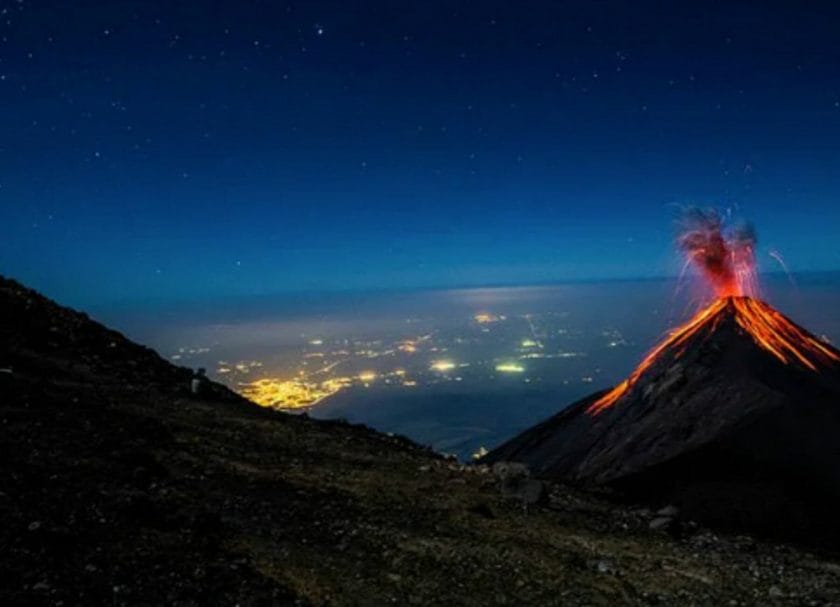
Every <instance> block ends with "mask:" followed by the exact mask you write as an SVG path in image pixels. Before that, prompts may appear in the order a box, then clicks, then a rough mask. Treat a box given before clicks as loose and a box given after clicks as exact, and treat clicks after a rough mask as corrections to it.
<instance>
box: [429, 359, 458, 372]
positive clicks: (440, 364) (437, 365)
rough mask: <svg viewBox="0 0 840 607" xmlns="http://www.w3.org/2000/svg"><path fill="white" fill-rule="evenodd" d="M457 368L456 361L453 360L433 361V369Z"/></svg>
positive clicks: (447, 369)
mask: <svg viewBox="0 0 840 607" xmlns="http://www.w3.org/2000/svg"><path fill="white" fill-rule="evenodd" d="M454 368H455V363H454V362H452V361H451V360H436V361H435V362H433V363H432V366H431V369H432V371H451V370H452V369H454Z"/></svg>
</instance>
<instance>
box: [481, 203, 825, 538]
mask: <svg viewBox="0 0 840 607" xmlns="http://www.w3.org/2000/svg"><path fill="white" fill-rule="evenodd" d="M680 227H681V229H680V232H679V235H678V237H677V244H678V247H679V249H680V250H681V251H682V252H683V253H684V254H685V255H686V269H688V268H693V269H694V270H695V271H696V273H697V274H698V275H699V276H701V277H702V278H703V279H704V282H705V283H706V284H707V285H708V286H709V287H710V288H711V290H712V292H713V295H714V296H713V298H712V299H711V301H710V302H709V300H708V298H707V300H706V304H705V305H703V306H700V307H699V310H698V311H697V312H696V313H695V314H694V315H693V316H692V317H691V318H690V319H689V320H688V321H687V322H685V323H684V324H683V325H681V326H679V327H677V328H675V329H673V330H672V331H670V333H669V334H668V335H667V336H666V337H665V338H664V339H663V340H662V342H661V343H659V344H658V345H657V346H655V347H654V348H653V349H652V350H651V351H650V352H649V353H648V354H647V356H645V357H644V358H643V360H642V362H641V363H640V364H639V366H638V367H637V368H636V369H635V370H634V371H633V372H632V373H631V374H630V375H629V376H628V377H627V379H625V380H624V381H622V382H621V383H619V384H618V385H617V386H615V387H613V388H612V389H609V390H606V391H604V392H599V393H597V394H594V395H592V396H590V397H588V398H585V399H583V400H582V401H579V402H578V403H575V404H573V405H572V406H570V407H568V408H566V409H564V410H563V411H561V412H560V413H558V414H557V415H555V416H554V417H552V418H550V419H548V420H546V421H544V422H542V423H541V424H539V425H537V426H535V427H533V428H531V429H529V430H526V431H525V432H523V433H522V434H520V435H519V436H516V437H514V438H513V439H511V440H510V441H508V442H507V443H505V444H503V445H501V446H499V447H497V448H496V449H495V450H493V451H491V452H490V453H489V454H488V455H487V456H485V458H484V461H485V462H487V463H492V462H496V461H506V460H510V461H520V462H523V463H526V464H528V466H529V467H530V468H531V470H532V471H533V472H534V473H535V474H536V475H538V476H543V477H546V478H554V479H560V480H564V481H566V482H572V483H576V484H582V485H609V486H611V487H613V488H616V489H619V490H620V491H621V492H623V493H626V494H628V495H631V496H633V497H635V498H638V499H645V500H649V501H654V502H657V501H658V502H660V503H661V502H666V501H667V502H668V503H675V504H677V505H678V506H679V507H681V508H682V509H683V510H684V511H685V512H686V513H688V514H689V515H690V516H692V517H693V518H695V519H701V520H706V521H712V522H720V523H723V524H726V525H734V526H739V527H747V528H751V529H755V528H759V529H760V530H762V531H768V532H770V533H782V534H783V535H796V536H798V537H806V538H811V537H812V536H813V534H814V533H816V531H815V528H814V526H819V534H820V536H821V537H825V538H828V537H832V538H834V539H837V540H840V527H838V524H837V523H836V522H835V519H836V517H835V516H834V511H833V509H835V508H836V507H837V506H838V505H840V446H838V445H840V441H838V440H837V437H838V436H840V352H838V351H837V350H835V349H834V348H833V347H832V346H831V345H829V344H827V343H825V342H824V341H823V340H820V339H819V338H817V337H815V336H814V335H812V334H811V333H809V332H808V331H806V330H805V329H803V328H801V327H799V326H797V325H796V324H795V323H794V322H792V321H791V320H790V319H788V318H787V317H785V316H784V315H783V314H781V313H780V312H779V311H777V310H775V309H774V308H773V307H771V306H770V305H769V304H767V303H765V302H764V301H762V300H761V299H759V292H758V281H757V279H756V276H757V272H756V264H755V242H756V239H755V234H754V231H753V230H752V229H751V228H750V227H748V226H747V227H739V228H730V227H728V226H727V225H726V223H725V222H724V221H723V219H722V218H721V216H720V215H719V214H717V213H715V212H710V211H692V212H690V213H688V214H687V215H686V217H685V219H684V220H683V222H682V223H681V226H680ZM781 524H783V526H782V527H780V525H781Z"/></svg>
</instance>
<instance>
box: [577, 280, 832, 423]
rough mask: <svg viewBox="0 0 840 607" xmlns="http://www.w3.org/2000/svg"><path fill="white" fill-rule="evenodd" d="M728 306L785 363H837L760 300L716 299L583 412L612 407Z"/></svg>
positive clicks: (741, 324) (810, 365)
mask: <svg viewBox="0 0 840 607" xmlns="http://www.w3.org/2000/svg"><path fill="white" fill-rule="evenodd" d="M729 306H732V313H733V314H734V317H735V322H736V323H737V324H738V326H739V327H741V329H743V330H744V331H745V332H746V333H747V334H748V335H749V336H750V337H752V339H753V340H754V341H755V343H756V344H758V345H759V346H761V347H762V348H763V349H765V350H767V351H768V352H770V353H771V354H772V355H773V356H775V357H776V358H778V359H779V360H780V361H782V362H783V363H785V364H788V363H792V362H793V363H799V364H801V365H803V366H804V367H806V368H808V369H810V370H811V371H817V369H818V366H819V365H821V364H822V365H825V364H831V363H833V362H838V361H840V355H838V353H837V352H836V351H835V350H833V349H832V348H829V347H828V346H826V345H825V344H823V343H822V342H820V341H819V340H818V339H816V338H814V337H812V336H810V335H808V334H807V333H805V332H803V331H802V330H801V329H800V328H798V327H797V326H796V325H794V324H793V323H792V322H790V321H789V320H788V319H787V318H785V317H784V316H783V315H782V314H781V313H779V312H778V311H776V310H775V309H773V308H772V307H771V306H769V305H767V304H766V303H764V302H763V301H759V300H757V299H753V298H751V297H744V296H740V297H732V296H726V297H719V298H718V299H716V300H715V301H713V302H712V303H711V305H709V306H708V307H706V308H704V309H703V310H701V311H700V312H698V313H697V314H696V315H694V317H692V318H691V320H689V321H688V322H686V323H685V324H684V325H682V326H680V327H677V328H676V329H674V330H673V331H671V332H670V334H669V335H668V337H667V338H666V339H664V340H663V341H662V342H661V343H660V344H659V345H657V346H656V347H655V348H654V349H653V350H651V351H650V353H649V354H648V355H647V356H645V358H644V360H642V362H641V364H639V366H638V367H636V369H635V370H634V371H633V373H631V374H630V376H629V377H628V378H627V379H625V380H624V381H623V382H621V383H620V384H618V385H617V386H616V387H615V388H613V389H612V390H610V391H609V392H607V393H606V394H605V395H604V396H602V397H601V398H599V399H598V400H597V401H595V402H594V403H592V404H591V405H590V406H589V407H588V408H587V410H586V411H587V413H589V414H591V415H596V414H598V413H600V412H601V411H603V410H604V409H607V408H609V407H611V406H612V405H614V404H615V403H616V402H617V401H618V400H619V399H620V398H621V397H622V396H624V395H625V394H627V393H628V392H629V391H630V390H631V389H632V388H633V386H634V385H635V384H636V382H638V380H639V378H640V377H641V376H642V374H643V373H644V372H645V371H647V370H648V369H649V368H650V367H651V366H652V365H653V364H654V363H655V362H656V361H657V359H658V358H659V357H660V355H662V353H663V352H665V351H666V350H670V349H672V348H678V347H679V346H681V345H682V344H683V343H685V342H686V341H687V340H688V339H689V338H690V337H691V336H692V335H696V334H697V333H698V332H699V331H700V330H701V329H703V328H705V327H710V328H712V329H713V328H714V327H715V326H716V325H717V323H718V322H720V320H721V319H722V318H723V315H724V311H725V310H726V309H727V308H728V307H729ZM675 355H676V356H677V357H679V356H680V355H682V351H681V350H677V351H676V353H675Z"/></svg>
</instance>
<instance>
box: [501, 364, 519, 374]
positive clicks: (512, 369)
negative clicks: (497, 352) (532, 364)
mask: <svg viewBox="0 0 840 607" xmlns="http://www.w3.org/2000/svg"><path fill="white" fill-rule="evenodd" d="M496 371H498V372H499V373H522V372H523V371H525V367H523V366H522V365H517V364H516V363H502V364H500V365H496Z"/></svg>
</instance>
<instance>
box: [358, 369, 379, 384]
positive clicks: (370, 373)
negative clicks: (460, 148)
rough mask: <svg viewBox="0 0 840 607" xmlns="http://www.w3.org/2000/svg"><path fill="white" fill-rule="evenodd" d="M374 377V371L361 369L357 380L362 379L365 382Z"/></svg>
mask: <svg viewBox="0 0 840 607" xmlns="http://www.w3.org/2000/svg"><path fill="white" fill-rule="evenodd" d="M375 379H376V373H374V372H373V371H362V372H361V373H359V381H363V382H365V383H366V384H368V383H370V382H372V381H373V380H375Z"/></svg>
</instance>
